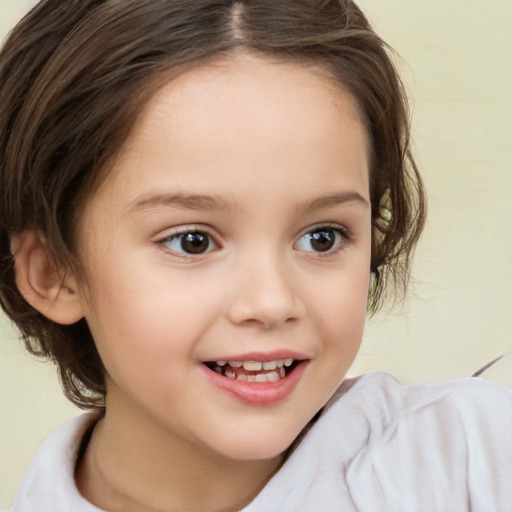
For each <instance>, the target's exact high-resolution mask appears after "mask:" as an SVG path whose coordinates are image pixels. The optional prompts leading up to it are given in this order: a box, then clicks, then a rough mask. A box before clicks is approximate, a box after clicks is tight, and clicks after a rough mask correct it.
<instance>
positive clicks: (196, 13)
mask: <svg viewBox="0 0 512 512" xmlns="http://www.w3.org/2000/svg"><path fill="white" fill-rule="evenodd" d="M240 47H242V48H244V49H246V50H247V51H252V52H256V53H263V54H267V55H273V56H278V57H280V58H283V59H284V60H299V61H304V62H308V63H313V64H315V65H316V66H319V67H321V68H322V69H325V70H327V71H328V73H329V75H330V76H331V77H332V78H334V79H335V80H336V81H337V82H338V83H340V84H341V85H342V86H343V87H344V88H345V89H346V90H348V91H349V92H350V93H351V94H352V95H353V97H354V98H355V100H356V101H357V102H358V104H359V108H360V110H361V113H362V116H363V121H364V122H365V124H366V128H367V132H368V139H369V141H370V144H369V146H370V153H371V155H370V158H371V166H370V168H371V171H370V172H371V176H370V182H371V185H370V187H371V190H370V194H371V203H372V222H373V232H374V237H373V247H372V258H371V270H372V276H373V278H372V286H371V290H370V297H369V306H368V307H369V310H370V312H375V311H376V310H377V309H378V308H379V307H380V305H381V303H382V299H383V292H384V290H385V287H386V284H387V283H389V282H391V283H392V284H394V285H395V286H394V287H393V289H395V290H396V289H397V288H398V289H399V290H404V291H405V286H406V284H407V281H408V275H409V263H410V257H411V254H412V251H413V248H414V245H415V243H416V241H417V239H418V237H419V234H420V232H421V230H422V227H423V223H424V218H425V204H424V203H425V201H424V193H423V187H422V183H421V180H420V177H419V175H418V172H417V168H416V166H415V164H414V161H413V158H412V157H411V154H410V151H409V121H408V112H407V102H406V98H405V94H404V91H403V87H402V84H401V82H400V79H399V77H398V75H397V72H396V70H395V68H394V66H393V63H392V60H391V58H390V51H389V48H387V46H386V44H385V43H384V42H383V41H382V40H381V39H380V38H379V37H378V36H377V35H376V34H375V32H374V31H373V29H372V28H371V27H370V25H369V23H368V21H367V20H366V18H365V17H364V15H363V14H362V12H361V11H360V9H359V8H358V7H357V6H356V5H355V4H354V3H353V2H352V1H349V0H293V1H292V0H290V1H275V0H194V1H193V2H191V1H189V0H130V1H129V2H124V1H121V0H60V1H58V2H56V1H55V0H42V1H41V2H39V3H38V4H37V5H36V7H34V8H33V9H32V11H31V12H30V13H29V14H28V15H27V16H26V17H25V18H24V19H23V20H22V21H21V22H20V23H19V24H18V26H17V27H16V28H15V29H14V31H13V32H12V34H11V35H10V37H9V38H8V40H7V42H6V44H5V46H4V48H3V50H2V53H1V54H0V105H2V107H1V110H0V189H1V195H0V302H1V305H2V307H3V309H4V310H5V311H6V312H7V314H8V315H9V316H10V317H11V319H12V320H13V321H14V322H15V323H16V324H17V325H18V327H19V328H20V330H21V333H22V336H23V339H24V341H25V344H26V346H27V348H28V350H29V351H30V352H31V353H33V354H36V355H38V356H44V357H46V358H49V359H51V360H53V361H54V362H56V363H57V364H58V367H59V375H60V378H61V381H62V384H63V387H64V390H65V393H66V395H67V397H68V398H69V399H70V400H71V401H72V402H74V403H75V404H76V405H78V406H80V407H84V408H95V407H96V408H102V407H104V395H105V386H104V377H103V372H104V369H103V365H102V363H101V360H100V358H99V355H98V353H97V351H96V348H95V345H94V341H93V339H92V336H91V333H90V331H89V329H88V326H87V323H86V322H85V320H81V321H80V322H78V323H76V324H74V325H69V326H68V325H59V324H56V323H54V322H52V321H50V320H49V319H47V318H46V317H44V316H43V315H41V314H40V313H39V312H38V311H36V310H35V309H33V308H32V307H31V306H30V305H29V304H28V303H27V302H26V301H25V300H24V298H23V297H22V295H21V294H20V292H19V291H18V289H17V286H16V283H15V272H14V263H13V256H12V254H11V252H10V246H9V235H10V233H19V232H22V231H23V230H26V229H36V230H39V231H40V232H42V233H43V234H44V236H45V239H46V242H47V245H48V247H49V250H50V251H51V253H52V255H53V258H54V259H55V262H56V263H58V265H59V266H61V267H64V268H65V267H66V266H69V265H75V264H76V262H77V261H78V257H77V256H78V254H77V249H76V247H74V233H75V232H76V225H75V218H76V214H77V208H78V206H77V205H79V204H81V203H80V201H81V200H82V199H84V198H85V199H86V198H87V194H90V193H91V191H93V190H94V186H95V185H96V184H97V183H98V181H99V180H100V179H102V176H103V175H104V174H105V169H106V168H107V163H108V161H109V159H110V158H112V156H113V155H114V154H115V152H116V151H117V150H118V149H119V148H120V146H121V144H122V143H123V142H124V140H125V139H126V137H127V136H128V133H129V131H130V129H131V127H132V126H133V124H134V122H135V120H136V118H137V114H138V113H139V112H140V110H141V108H142V107H143V106H144V104H145V103H146V102H147V101H148V100H149V98H150V97H151V95H152V94H153V93H154V92H155V90H156V88H157V87H158V86H159V85H161V84H162V83H163V82H162V80H164V79H165V80H169V79H170V76H171V75H170V73H176V72H177V70H179V72H181V71H183V70H185V69H187V68H188V67H193V66H197V65H199V64H200V63H201V62H205V61H207V60H209V59H212V58H214V57H218V56H222V55H228V54H229V52H231V51H233V50H234V49H236V48H240ZM102 171H103V172H102Z"/></svg>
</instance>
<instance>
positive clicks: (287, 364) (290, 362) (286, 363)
mask: <svg viewBox="0 0 512 512" xmlns="http://www.w3.org/2000/svg"><path fill="white" fill-rule="evenodd" d="M292 363H293V359H285V360H284V365H285V366H291V365H292Z"/></svg>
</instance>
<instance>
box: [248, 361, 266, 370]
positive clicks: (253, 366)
mask: <svg viewBox="0 0 512 512" xmlns="http://www.w3.org/2000/svg"><path fill="white" fill-rule="evenodd" d="M243 366H244V370H249V371H252V372H258V371H260V370H261V367H262V364H261V363H260V362H259V361H244V364H243Z"/></svg>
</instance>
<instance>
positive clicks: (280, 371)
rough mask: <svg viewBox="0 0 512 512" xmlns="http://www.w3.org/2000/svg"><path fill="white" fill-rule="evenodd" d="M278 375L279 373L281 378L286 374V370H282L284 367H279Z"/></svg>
mask: <svg viewBox="0 0 512 512" xmlns="http://www.w3.org/2000/svg"><path fill="white" fill-rule="evenodd" d="M279 375H281V378H283V377H284V376H285V375H286V372H285V371H284V368H280V369H279Z"/></svg>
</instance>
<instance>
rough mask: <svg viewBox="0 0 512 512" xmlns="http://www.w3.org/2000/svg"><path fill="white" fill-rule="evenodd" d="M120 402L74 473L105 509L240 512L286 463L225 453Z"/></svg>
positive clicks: (99, 427)
mask: <svg viewBox="0 0 512 512" xmlns="http://www.w3.org/2000/svg"><path fill="white" fill-rule="evenodd" d="M116 405H117V406H116V407H109V404H108V402H107V413H106V415H105V417H104V418H103V419H102V420H100V422H99V423H98V424H97V425H96V427H95V429H94V431H93V433H92V436H91V440H90V442H89V444H88V446H87V448H86V450H85V453H84V456H83V458H82V460H81V462H80V463H79V465H78V467H77V472H76V480H77V485H78V488H79V490H80V492H81V493H82V495H83V496H84V497H85V498H86V499H88V500H89V501H90V502H91V503H93V504H94V505H96V506H98V507H99V508H102V509H104V510H109V511H112V512H114V511H116V510H122V511H123V512H131V511H137V512H140V511H141V510H144V511H148V512H149V511H152V512H157V511H165V512H172V511H175V510H176V511H183V510H194V511H208V512H214V511H219V512H220V511H228V510H231V511H232V510H239V509H241V508H243V507H244V506H245V505H247V504H248V503H250V502H251V501H252V499H253V498H254V497H255V496H256V495H257V494H258V492H259V491H260V490H261V489H262V488H263V487H264V485H265V484H266V483H267V482H268V480H269V479H270V477H271V476H272V475H273V473H274V472H275V471H276V470H277V468H278V467H279V464H280V463H281V459H282V457H281V456H279V457H274V458H272V459H265V460H249V461H248V460H234V459H230V458H226V457H224V456H222V455H221V454H218V453H216V452H214V451H213V450H211V449H210V448H208V447H203V446H198V445H197V444H195V443H192V442H191V441H189V440H187V439H184V438H182V437H179V436H177V435H176V434H175V433H172V432H169V431H168V430H166V429H165V428H164V427H162V426H161V425H159V424H155V422H154V421H152V419H151V418H150V417H148V416H147V415H145V414H143V413H140V412H139V414H137V415H133V414H131V415H130V414H126V412H127V411H126V410H125V409H124V408H123V407H122V406H121V407H119V403H117V404H116Z"/></svg>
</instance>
